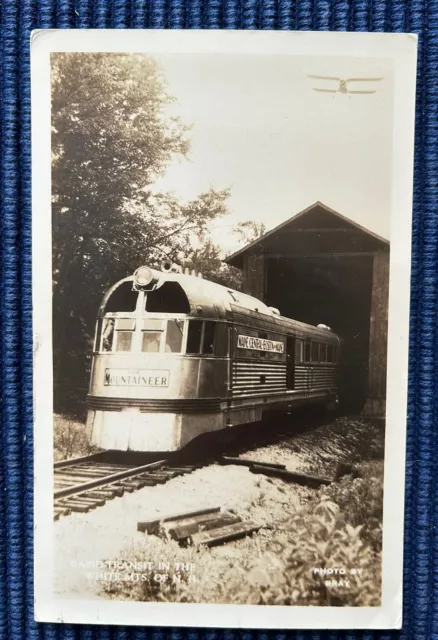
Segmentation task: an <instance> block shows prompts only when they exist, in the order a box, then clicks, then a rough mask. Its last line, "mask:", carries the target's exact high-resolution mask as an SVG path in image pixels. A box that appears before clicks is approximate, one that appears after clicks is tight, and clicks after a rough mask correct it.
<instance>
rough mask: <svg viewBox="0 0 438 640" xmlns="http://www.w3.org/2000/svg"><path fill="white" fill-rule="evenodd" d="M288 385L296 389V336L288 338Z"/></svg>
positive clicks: (289, 387)
mask: <svg viewBox="0 0 438 640" xmlns="http://www.w3.org/2000/svg"><path fill="white" fill-rule="evenodd" d="M286 386H287V388H288V389H289V390H290V389H295V338H294V337H293V336H287V338H286Z"/></svg>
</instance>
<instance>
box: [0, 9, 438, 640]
mask: <svg viewBox="0 0 438 640" xmlns="http://www.w3.org/2000/svg"><path fill="white" fill-rule="evenodd" d="M0 4H1V53H0V55H1V65H0V77H1V87H0V92H1V93H0V95H1V103H0V110H1V128H0V131H1V138H2V144H1V154H2V158H1V165H0V171H1V208H2V212H1V219H0V225H1V243H0V247H1V249H0V255H1V269H2V271H1V283H0V286H1V294H0V309H1V316H0V317H1V333H0V340H1V351H0V367H1V374H0V385H1V405H0V406H1V409H0V411H1V420H0V427H1V433H0V638H1V640H3V639H4V638H8V639H9V638H14V639H17V640H18V639H21V638H26V639H27V638H30V639H36V638H41V639H42V638H47V639H51V638H54V639H55V638H60V639H61V638H62V639H65V640H67V639H68V640H73V639H78V640H79V639H80V640H92V639H97V640H109V639H110V638H114V639H117V640H127V639H135V640H141V639H146V638H151V639H153V640H162V639H164V638H166V640H167V639H169V640H198V638H199V639H200V638H206V639H208V640H216V639H218V640H219V639H222V638H223V640H235V639H236V638H240V639H241V640H256V639H257V640H265V639H266V640H267V639H268V638H269V639H271V638H272V639H273V638H276V639H277V638H278V640H283V639H286V638H297V639H298V638H299V639H305V638H309V639H310V638H311V639H312V640H317V639H319V638H330V639H332V640H335V639H338V638H339V639H340V638H345V639H349V640H350V639H351V640H353V639H356V638H363V639H365V638H366V639H372V638H373V639H374V638H382V639H383V638H385V639H387V638H388V639H389V638H399V637H400V638H405V639H407V638H409V639H415V640H430V639H432V638H438V483H437V476H438V467H437V457H436V456H437V454H438V449H437V443H438V434H437V429H436V426H437V425H436V422H437V417H436V408H437V402H438V400H437V397H436V372H437V365H436V359H437V357H438V352H437V330H436V326H437V262H438V251H437V249H438V247H437V245H438V222H437V216H438V207H437V202H438V0H297V1H293V0H205V1H201V0H185V1H184V0H94V1H93V0H2V2H1V3H0ZM107 27H108V28H125V27H130V28H152V29H153V28H192V29H194V28H203V29H218V28H226V29H286V30H288V29H294V30H295V29H298V30H335V31H336V30H339V31H380V32H382V31H389V32H403V31H408V32H413V33H417V34H419V56H418V62H419V66H418V86H417V114H416V151H415V190H414V226H413V263H412V304H411V314H412V315H411V333H410V385H409V419H408V452H407V476H406V489H407V491H406V533H405V540H406V542H405V565H404V566H405V569H404V629H403V631H402V632H401V633H400V632H395V631H394V632H380V631H376V632H354V631H352V632H298V631H291V632H271V631H270V632H255V631H254V632H252V631H232V630H229V631H225V630H219V631H215V630H209V631H205V630H196V629H185V630H181V629H153V628H149V629H148V628H122V627H112V628H110V627H104V626H99V627H91V626H90V627H86V626H79V625H78V626H73V625H54V624H36V623H35V622H34V621H33V579H32V563H33V550H32V545H33V520H32V514H33V504H32V502H33V489H32V447H33V438H32V325H31V202H30V168H31V160H30V74H29V34H30V31H31V30H32V29H36V28H62V29H67V28H107ZM370 188H372V185H370ZM309 615H312V614H311V612H310V611H309ZM145 622H146V620H145Z"/></svg>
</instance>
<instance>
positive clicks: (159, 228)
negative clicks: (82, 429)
mask: <svg viewBox="0 0 438 640" xmlns="http://www.w3.org/2000/svg"><path fill="white" fill-rule="evenodd" d="M172 101H173V98H171V97H170V96H169V95H168V93H167V92H166V87H165V81H164V78H163V76H162V74H161V72H160V70H159V68H158V66H157V64H156V62H155V61H154V60H153V59H152V58H151V57H148V56H144V55H131V54H126V55H125V54H112V53H111V54H108V53H56V54H52V220H53V312H54V324H53V342H54V372H55V407H56V408H57V409H58V410H62V409H64V410H67V409H69V408H71V407H74V408H75V407H76V406H77V395H78V393H77V391H79V393H80V394H81V396H82V397H84V396H85V391H86V387H87V383H88V371H87V356H89V354H90V353H91V345H92V340H93V334H94V324H95V318H96V312H97V309H98V305H99V302H100V299H101V297H102V295H103V293H104V292H105V290H106V289H107V288H108V287H109V286H110V285H112V284H113V283H114V282H116V281H117V280H119V279H120V278H123V277H125V276H126V275H128V274H130V273H133V271H134V270H135V269H136V268H137V267H138V266H140V265H141V264H152V265H154V264H155V265H156V264H158V263H159V262H160V261H161V259H162V257H163V256H165V255H177V254H178V253H183V254H184V252H185V253H186V254H187V253H190V251H191V248H190V242H191V240H192V239H193V237H194V236H196V237H200V236H202V235H203V234H205V233H206V227H207V224H208V223H209V222H210V221H211V220H213V219H214V218H215V217H217V216H220V215H223V214H224V213H225V212H226V198H227V195H228V192H227V191H220V192H218V191H215V190H213V189H211V190H210V191H208V192H206V193H203V194H200V196H199V197H198V198H196V199H195V200H193V201H192V202H189V203H185V204H184V203H181V202H180V201H179V200H178V199H177V198H176V197H174V196H172V195H171V194H158V195H153V193H152V189H151V185H152V183H153V181H154V180H155V179H156V177H157V176H159V175H160V174H162V173H163V171H164V170H165V168H166V166H167V165H168V163H169V161H170V160H171V158H172V157H173V156H175V155H179V156H181V157H184V156H185V155H186V153H187V151H188V149H189V140H188V137H187V134H188V131H189V128H188V127H187V126H185V125H184V124H182V123H181V121H180V120H179V119H178V118H175V117H170V116H169V115H166V105H168V104H169V103H171V102H172ZM72 390H73V392H72ZM70 400H71V401H70Z"/></svg>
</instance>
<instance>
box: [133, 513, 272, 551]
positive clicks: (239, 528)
mask: <svg viewBox="0 0 438 640" xmlns="http://www.w3.org/2000/svg"><path fill="white" fill-rule="evenodd" d="M260 526H261V525H257V524H255V523H254V522H248V521H245V522H243V521H242V519H241V518H240V517H239V516H238V515H237V514H235V513H233V512H231V511H221V509H220V507H213V508H209V509H201V510H199V511H189V512H186V513H180V514H177V515H172V516H168V517H165V518H162V519H161V520H151V521H149V522H138V523H137V531H141V532H145V533H149V534H152V535H162V536H169V537H170V538H171V539H172V540H175V541H176V542H178V544H180V545H181V546H188V545H190V544H192V545H196V546H199V545H201V544H205V545H206V546H208V547H212V546H214V545H218V544H224V543H225V542H230V541H231V540H237V539H238V538H243V537H245V536H247V535H249V534H250V533H253V532H254V531H258V530H259V529H260Z"/></svg>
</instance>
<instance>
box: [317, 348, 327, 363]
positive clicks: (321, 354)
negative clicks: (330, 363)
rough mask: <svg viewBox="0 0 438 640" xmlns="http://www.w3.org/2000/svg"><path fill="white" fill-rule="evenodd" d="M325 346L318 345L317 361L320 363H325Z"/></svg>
mask: <svg viewBox="0 0 438 640" xmlns="http://www.w3.org/2000/svg"><path fill="white" fill-rule="evenodd" d="M326 349H327V345H325V344H320V345H319V361H320V362H327V351H326Z"/></svg>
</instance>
